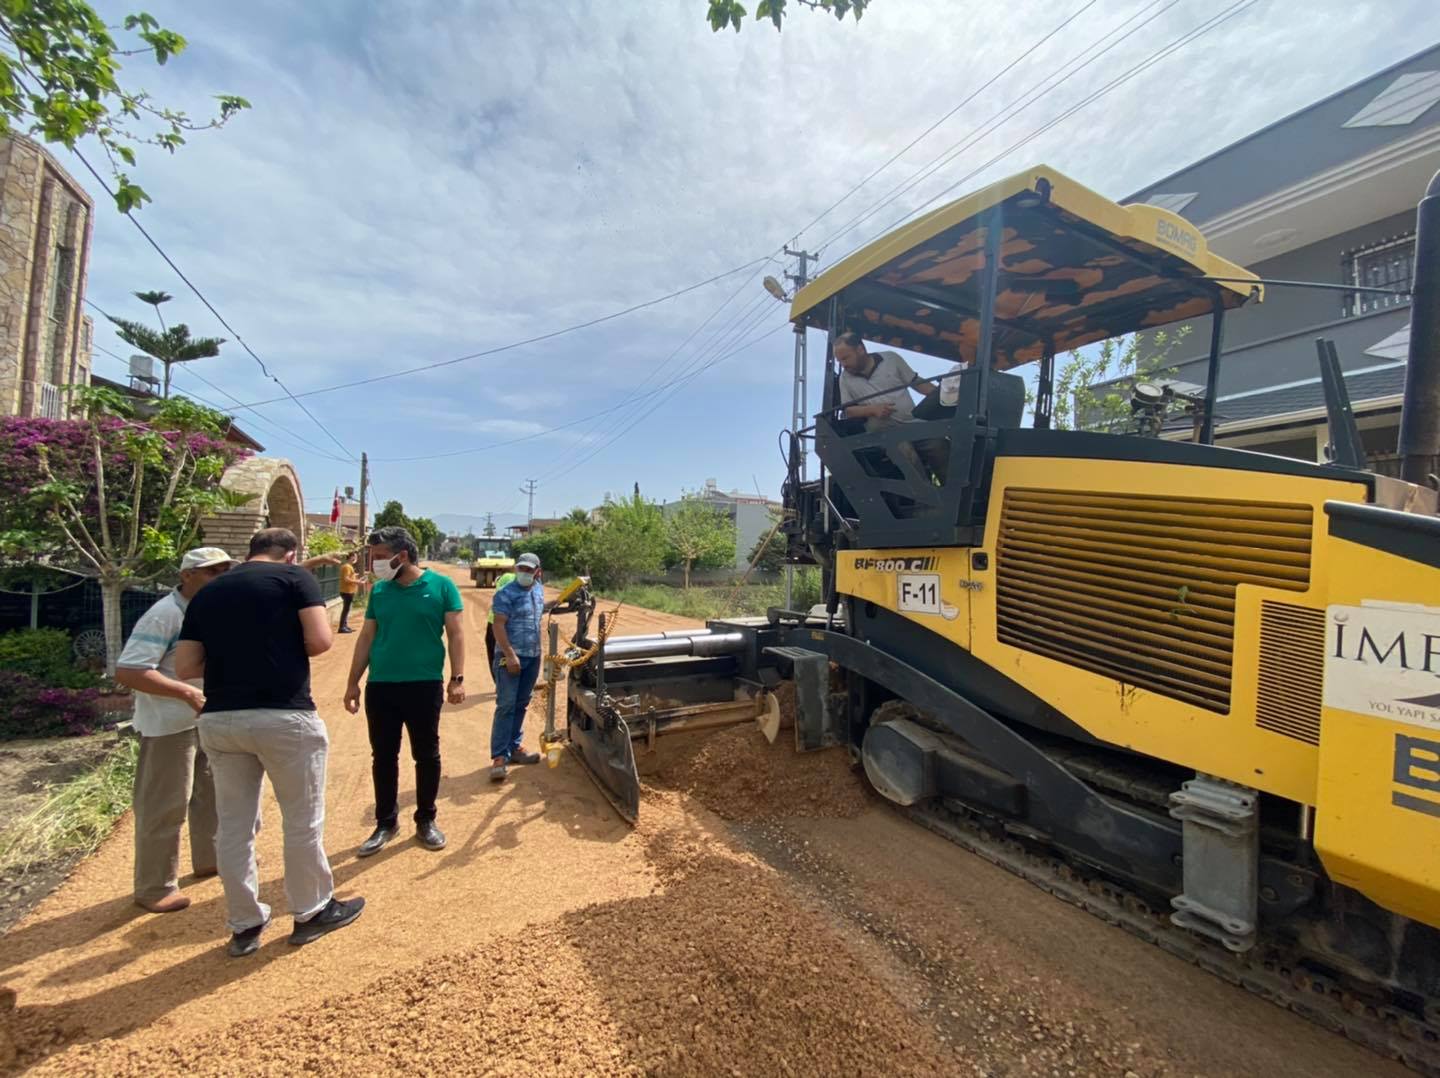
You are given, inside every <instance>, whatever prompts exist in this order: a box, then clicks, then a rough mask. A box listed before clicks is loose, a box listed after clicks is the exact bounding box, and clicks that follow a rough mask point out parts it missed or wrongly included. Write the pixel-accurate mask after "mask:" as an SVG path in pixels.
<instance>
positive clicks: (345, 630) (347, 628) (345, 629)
mask: <svg viewBox="0 0 1440 1078" xmlns="http://www.w3.org/2000/svg"><path fill="white" fill-rule="evenodd" d="M336 631H337V632H342V633H353V632H354V631H355V630H354V629H352V628H350V626H348V625H342V626H340V628H339V629H337V630H336Z"/></svg>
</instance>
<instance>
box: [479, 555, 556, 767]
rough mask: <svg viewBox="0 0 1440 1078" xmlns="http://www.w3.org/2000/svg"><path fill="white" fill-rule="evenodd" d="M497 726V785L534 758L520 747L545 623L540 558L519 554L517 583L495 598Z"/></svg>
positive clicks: (493, 744) (493, 734)
mask: <svg viewBox="0 0 1440 1078" xmlns="http://www.w3.org/2000/svg"><path fill="white" fill-rule="evenodd" d="M490 605H491V609H492V610H493V611H494V613H495V662H494V663H493V664H492V665H491V668H490V673H491V674H492V675H493V676H494V678H495V721H494V722H493V723H492V724H491V726H490V779H491V781H492V782H500V781H501V780H503V779H504V778H505V776H506V774H507V773H508V772H509V765H510V764H536V763H539V762H540V757H539V755H538V754H537V753H533V752H526V751H525V750H524V749H522V748H521V747H520V733H521V726H522V724H523V723H524V722H525V709H526V708H527V707H529V706H530V694H531V692H533V691H534V689H535V679H536V677H538V676H539V674H540V623H541V622H542V621H543V620H544V618H545V589H544V587H542V586H541V584H540V559H539V558H537V557H536V556H535V555H534V554H521V555H520V557H518V558H516V559H515V579H514V580H512V581H511V582H510V583H508V584H506V585H505V586H504V587H503V588H501V589H500V590H499V591H497V592H496V593H495V598H494V600H492V602H491V604H490Z"/></svg>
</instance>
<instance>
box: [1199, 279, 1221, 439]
mask: <svg viewBox="0 0 1440 1078" xmlns="http://www.w3.org/2000/svg"><path fill="white" fill-rule="evenodd" d="M1213 312H1214V313H1213V314H1211V316H1210V366H1209V369H1208V370H1207V371H1206V374H1205V405H1204V409H1205V410H1204V413H1203V415H1202V418H1201V420H1200V442H1201V444H1202V445H1214V444H1215V401H1216V399H1217V398H1218V397H1219V395H1220V348H1221V345H1222V343H1223V342H1224V339H1225V303H1224V301H1223V300H1222V299H1221V298H1220V294H1219V293H1218V292H1217V293H1215V298H1214V308H1213Z"/></svg>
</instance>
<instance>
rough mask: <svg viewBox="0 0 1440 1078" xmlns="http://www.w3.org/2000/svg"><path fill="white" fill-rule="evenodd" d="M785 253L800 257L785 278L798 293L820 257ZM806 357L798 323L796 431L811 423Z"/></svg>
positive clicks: (802, 464)
mask: <svg viewBox="0 0 1440 1078" xmlns="http://www.w3.org/2000/svg"><path fill="white" fill-rule="evenodd" d="M785 254H786V255H788V256H789V257H791V258H798V259H799V260H800V266H799V272H798V273H787V274H785V279H786V280H787V281H789V282H790V283H791V284H793V285H794V286H795V292H794V293H792V295H794V294H798V293H799V291H800V289H802V288H804V287H805V286H806V285H807V284H809V283H810V262H811V260H812V259H815V260H817V261H818V259H817V256H815V255H812V254H811V253H810V252H809V251H792V250H791V249H790V248H789V247H786V248H785ZM806 359H807V356H806V351H805V327H804V326H803V325H800V324H797V325H796V326H795V385H794V391H793V393H792V398H791V408H790V429H791V430H794V431H799V430H803V429H804V428H805V427H807V426H808V425H809V424H807V423H806V422H805V413H806V412H807V411H808V410H809V409H808V406H807V404H806V397H807V396H808V395H809V394H808V392H807V389H808V381H809V379H808V377H807V375H806V370H807V363H806ZM800 478H801V479H804V478H805V454H804V453H801V454H800Z"/></svg>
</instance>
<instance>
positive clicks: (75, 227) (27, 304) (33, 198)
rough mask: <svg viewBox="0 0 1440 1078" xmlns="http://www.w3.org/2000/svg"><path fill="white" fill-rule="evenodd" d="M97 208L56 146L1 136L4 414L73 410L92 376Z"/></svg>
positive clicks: (61, 414)
mask: <svg viewBox="0 0 1440 1078" xmlns="http://www.w3.org/2000/svg"><path fill="white" fill-rule="evenodd" d="M93 215H94V204H93V203H92V202H91V200H90V196H89V195H88V194H86V192H85V189H84V188H83V187H81V186H80V184H79V183H77V182H76V181H75V178H74V177H73V176H71V175H70V174H69V173H68V172H66V171H65V170H64V169H63V168H61V167H60V163H59V162H58V161H56V160H55V158H54V157H53V156H52V155H51V153H50V151H48V150H46V149H45V148H44V147H43V146H41V145H40V144H39V143H38V142H35V141H33V140H31V139H28V138H25V137H24V136H23V135H14V134H12V135H7V136H5V137H3V138H0V415H20V416H47V417H49V418H51V419H63V418H66V417H68V416H69V414H70V399H69V398H70V395H69V393H68V392H67V390H66V389H65V387H66V386H71V385H85V384H86V383H88V382H89V380H90V355H91V336H92V333H93V324H92V322H91V320H90V318H89V316H87V315H86V314H85V308H84V302H85V274H86V266H87V263H88V262H89V258H90V231H91V223H92V218H93Z"/></svg>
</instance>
